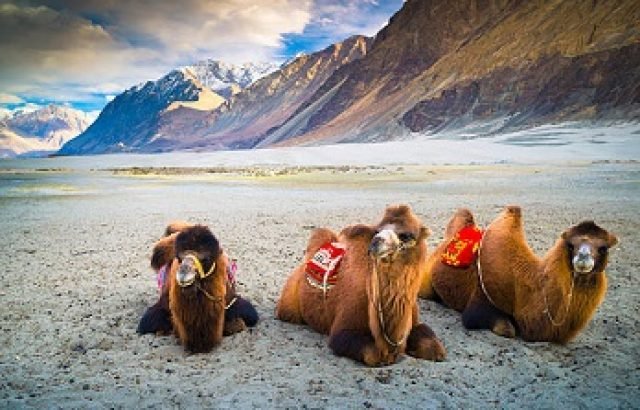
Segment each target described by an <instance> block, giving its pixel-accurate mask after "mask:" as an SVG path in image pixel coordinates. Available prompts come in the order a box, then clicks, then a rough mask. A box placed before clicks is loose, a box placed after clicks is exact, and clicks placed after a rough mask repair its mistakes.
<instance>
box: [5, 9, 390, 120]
mask: <svg viewBox="0 0 640 410" xmlns="http://www.w3.org/2000/svg"><path fill="white" fill-rule="evenodd" d="M400 6H401V0H389V1H385V2H380V1H375V0H342V1H336V0H315V1H313V0H272V1H269V2H266V1H258V2H257V1H250V0H216V1H210V0H183V1H179V2H177V1H172V0H137V1H130V2H125V1H115V0H109V1H104V0H65V1H61V0H9V1H5V0H0V38H1V39H2V40H1V41H0V56H2V58H0V93H2V94H1V95H2V96H3V97H2V98H9V97H8V96H13V97H15V98H17V99H21V100H24V101H43V102H45V101H47V102H48V101H54V102H63V101H71V102H73V105H74V106H76V107H77V106H78V105H79V104H80V103H82V104H84V105H86V106H88V107H94V108H99V107H101V106H103V105H104V104H105V103H106V102H108V101H109V100H110V99H111V98H112V96H114V95H117V94H119V93H121V92H122V91H124V90H125V89H127V88H129V87H131V86H133V85H136V84H139V83H141V82H144V81H148V80H155V79H158V78H160V77H161V76H163V75H164V74H166V73H168V72H169V71H170V70H172V69H175V68H177V67H180V66H184V65H188V64H192V63H194V62H197V61H199V60H203V59H207V58H213V59H218V60H222V61H226V62H230V63H243V62H247V61H252V62H259V61H272V62H281V61H284V60H285V59H286V58H288V57H290V56H292V55H294V54H295V53H297V52H298V51H305V52H313V51H317V50H319V49H321V48H324V47H326V46H327V45H329V44H331V43H333V42H336V41H340V40H343V39H344V38H346V37H348V36H350V35H353V34H365V35H374V34H375V32H376V31H377V30H378V29H379V28H380V27H382V26H383V25H384V24H385V23H386V21H387V20H388V18H389V17H390V16H391V14H393V12H394V11H395V10H397V9H398V8H400ZM14 101H15V100H14ZM0 103H2V100H0ZM89 109H92V108H89Z"/></svg>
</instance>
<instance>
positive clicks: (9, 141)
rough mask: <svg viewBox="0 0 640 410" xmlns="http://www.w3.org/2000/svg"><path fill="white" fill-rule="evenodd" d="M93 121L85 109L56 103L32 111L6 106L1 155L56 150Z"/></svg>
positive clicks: (0, 115) (0, 133)
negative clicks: (10, 109) (14, 109)
mask: <svg viewBox="0 0 640 410" xmlns="http://www.w3.org/2000/svg"><path fill="white" fill-rule="evenodd" d="M91 121H92V118H91V117H90V116H89V115H88V114H87V113H85V112H83V111H79V110H75V109H73V108H69V107H63V106H58V105H53V104H50V105H47V106H46V107H43V108H40V109H38V110H35V111H30V112H26V111H20V110H18V111H7V110H4V111H3V113H0V156H3V157H13V156H16V155H23V154H26V153H28V152H30V151H38V152H46V151H50V152H53V151H56V150H58V149H59V148H60V147H61V146H62V145H63V144H64V143H66V142H67V141H69V140H71V139H72V138H74V137H75V136H77V135H79V134H81V133H82V132H84V130H86V129H87V127H88V126H89V124H90V123H91Z"/></svg>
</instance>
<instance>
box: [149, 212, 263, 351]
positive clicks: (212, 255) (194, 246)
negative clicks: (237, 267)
mask: <svg viewBox="0 0 640 410" xmlns="http://www.w3.org/2000/svg"><path fill="white" fill-rule="evenodd" d="M165 233H166V234H167V235H168V236H166V237H164V238H163V239H161V240H160V241H158V242H157V243H156V245H155V246H154V249H153V254H152V257H151V266H152V267H153V268H154V269H155V270H156V272H159V273H160V274H162V273H163V272H166V280H164V281H161V283H163V284H162V285H161V293H160V298H159V300H158V302H157V303H156V304H155V305H154V306H151V307H150V308H149V309H147V311H146V312H145V314H144V315H143V317H142V319H141V320H140V324H139V325H138V333H141V334H144V333H165V334H166V333H170V332H171V331H172V330H173V331H174V332H175V334H176V336H177V337H178V339H179V340H180V342H181V343H182V344H183V345H184V347H185V348H186V349H187V350H188V351H190V352H193V353H202V352H208V351H210V350H211V349H212V348H213V347H214V346H216V345H218V344H219V343H220V342H221V340H222V336H223V335H230V334H233V333H236V332H239V331H242V330H244V329H245V328H246V326H254V325H255V324H256V322H257V321H258V314H257V312H256V310H255V308H254V307H253V306H252V305H251V303H250V302H249V301H247V300H245V299H243V298H241V297H240V296H239V295H237V293H236V289H235V283H234V282H233V281H232V280H230V276H229V275H228V264H229V261H228V259H227V256H226V254H225V253H224V252H223V250H222V248H221V247H220V245H219V243H218V240H217V239H216V237H215V236H214V235H213V234H212V233H211V231H210V230H209V228H207V227H206V226H202V225H190V224H186V223H172V224H171V225H169V226H168V227H167V229H166V232H165Z"/></svg>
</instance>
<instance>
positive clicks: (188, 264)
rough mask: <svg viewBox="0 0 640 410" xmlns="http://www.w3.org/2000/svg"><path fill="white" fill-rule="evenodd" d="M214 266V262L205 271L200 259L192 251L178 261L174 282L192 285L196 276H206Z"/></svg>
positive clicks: (211, 271) (202, 277)
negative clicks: (178, 265)
mask: <svg viewBox="0 0 640 410" xmlns="http://www.w3.org/2000/svg"><path fill="white" fill-rule="evenodd" d="M215 268H216V264H215V262H214V263H213V264H212V265H211V268H210V269H209V271H208V272H206V273H205V271H204V269H203V268H202V263H201V262H200V259H198V257H197V256H196V255H194V254H192V253H189V254H187V255H186V256H185V257H184V258H183V259H182V262H181V263H180V267H179V268H178V271H177V272H176V282H178V285H179V286H180V287H183V288H185V287H187V286H191V285H193V283H194V282H195V281H196V278H197V277H200V279H204V278H206V277H207V276H209V275H211V274H212V273H213V271H214V269H215Z"/></svg>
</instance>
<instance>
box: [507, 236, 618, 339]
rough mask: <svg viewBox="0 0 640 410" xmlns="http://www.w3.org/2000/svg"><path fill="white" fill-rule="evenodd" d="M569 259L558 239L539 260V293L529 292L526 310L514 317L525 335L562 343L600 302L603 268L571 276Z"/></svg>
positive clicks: (604, 278) (590, 315) (604, 286)
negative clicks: (520, 316)
mask: <svg viewBox="0 0 640 410" xmlns="http://www.w3.org/2000/svg"><path fill="white" fill-rule="evenodd" d="M569 261H570V257H569V254H568V251H567V247H566V245H565V242H564V241H563V240H561V239H559V240H558V241H557V242H556V243H555V245H554V246H553V247H552V248H551V249H550V250H549V252H548V253H547V255H546V256H545V257H544V259H542V260H540V262H539V264H538V269H537V275H536V276H538V281H539V282H540V283H539V286H540V294H538V292H532V293H533V295H532V301H531V302H530V303H529V306H528V307H527V309H525V310H528V312H529V313H528V314H525V315H523V317H522V320H520V319H519V320H518V321H519V324H520V327H521V331H522V333H523V337H524V338H525V339H527V338H530V339H533V338H535V339H537V340H541V339H542V340H549V341H554V342H559V343H566V342H568V341H569V340H571V339H572V338H573V337H575V335H576V334H577V333H578V332H579V331H580V330H581V329H582V328H583V327H584V326H585V325H586V324H587V323H588V322H589V320H590V319H591V317H592V316H593V314H594V313H595V310H596V308H597V307H598V305H600V303H601V302H602V300H603V298H604V294H605V292H606V285H607V281H606V276H605V274H604V272H599V273H597V274H591V275H589V276H587V277H586V278H585V279H582V278H576V279H574V274H573V268H572V266H571V264H570V262H569ZM572 282H573V283H572ZM545 296H546V298H545ZM533 298H535V299H533ZM547 309H548V313H547ZM549 315H550V316H551V318H552V319H553V321H552V320H551V319H550V318H549ZM541 336H544V337H542V338H541Z"/></svg>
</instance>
